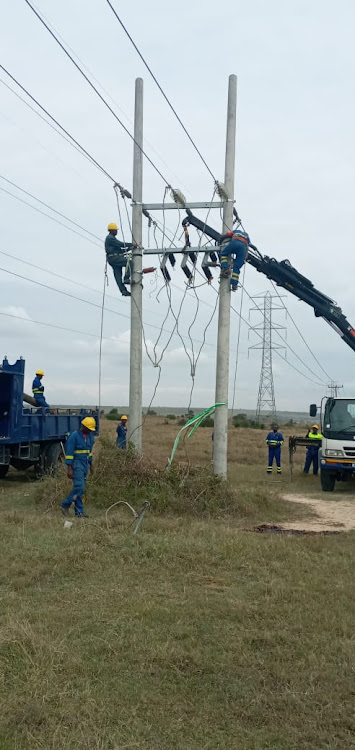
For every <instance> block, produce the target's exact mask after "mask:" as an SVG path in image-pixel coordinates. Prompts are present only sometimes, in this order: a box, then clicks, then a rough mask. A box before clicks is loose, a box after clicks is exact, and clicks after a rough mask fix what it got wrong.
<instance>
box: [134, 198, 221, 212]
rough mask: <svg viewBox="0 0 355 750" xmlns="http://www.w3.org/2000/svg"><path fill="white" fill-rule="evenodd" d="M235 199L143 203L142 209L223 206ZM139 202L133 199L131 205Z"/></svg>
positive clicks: (168, 209)
mask: <svg viewBox="0 0 355 750" xmlns="http://www.w3.org/2000/svg"><path fill="white" fill-rule="evenodd" d="M234 202H235V201H234V200H232V199H227V200H224V201H212V203H211V202H209V201H198V202H197V203H185V205H184V206H181V204H180V205H178V204H177V203H142V204H141V206H142V209H143V210H145V211H171V210H173V209H175V210H176V209H179V210H180V211H181V209H182V208H186V209H190V210H193V209H195V208H207V209H209V208H223V207H224V205H225V203H234ZM136 205H137V203H136V202H135V201H133V202H132V203H131V206H136Z"/></svg>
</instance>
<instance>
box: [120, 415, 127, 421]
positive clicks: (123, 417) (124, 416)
mask: <svg viewBox="0 0 355 750" xmlns="http://www.w3.org/2000/svg"><path fill="white" fill-rule="evenodd" d="M123 419H128V417H126V415H125V414H122V417H121V422H122V420H123Z"/></svg>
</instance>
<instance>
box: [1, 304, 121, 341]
mask: <svg viewBox="0 0 355 750" xmlns="http://www.w3.org/2000/svg"><path fill="white" fill-rule="evenodd" d="M0 315H3V316H5V317H6V318H15V319H16V320H23V321H25V322H26V323H35V324H36V325H39V326H46V327H47V328H57V329H58V330H59V331H67V332H69V333H79V334H80V335H81V336H93V337H94V338H95V339H98V338H99V334H97V333H89V332H88V331H78V330H76V329H75V328H65V327H64V326H58V325H55V324H54V323H45V322H44V321H43V320H33V318H25V317H24V316H22V315H14V314H13V313H6V312H1V311H0ZM104 338H105V340H106V341H112V339H110V338H108V337H107V336H106V337H104Z"/></svg>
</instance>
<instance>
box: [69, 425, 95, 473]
mask: <svg viewBox="0 0 355 750" xmlns="http://www.w3.org/2000/svg"><path fill="white" fill-rule="evenodd" d="M94 442H95V437H94V435H92V434H91V433H90V434H89V435H84V433H83V432H81V430H75V432H72V434H71V435H69V437H68V440H67V443H66V446H65V463H66V464H67V465H68V466H72V465H73V464H74V466H75V464H77V463H79V462H80V463H83V464H85V465H86V464H91V462H92V449H93V446H94Z"/></svg>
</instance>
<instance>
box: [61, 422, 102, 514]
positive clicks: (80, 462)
mask: <svg viewBox="0 0 355 750" xmlns="http://www.w3.org/2000/svg"><path fill="white" fill-rule="evenodd" d="M95 430H96V422H95V419H94V417H85V419H83V420H82V422H81V427H80V429H79V430H75V432H72V434H71V435H69V437H68V440H67V443H66V455H65V463H66V465H67V467H68V468H67V477H68V479H71V480H72V482H73V488H72V491H71V493H70V494H69V495H68V497H67V498H65V500H63V502H62V506H61V507H62V513H63V515H64V516H68V515H69V508H70V506H71V504H72V503H74V505H75V515H76V516H77V517H78V518H88V515H87V514H86V513H85V512H84V504H83V496H84V492H85V483H86V478H87V475H88V471H89V470H90V474H93V473H94V471H93V465H92V449H93V445H94V442H95V438H94V432H95Z"/></svg>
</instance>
